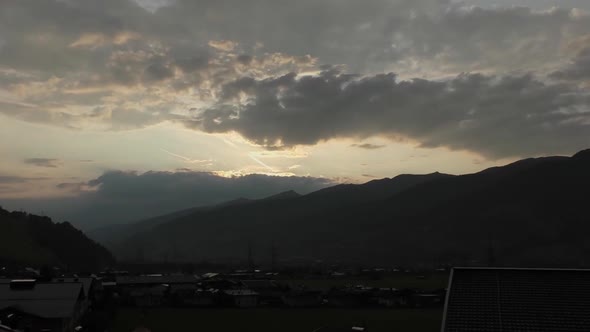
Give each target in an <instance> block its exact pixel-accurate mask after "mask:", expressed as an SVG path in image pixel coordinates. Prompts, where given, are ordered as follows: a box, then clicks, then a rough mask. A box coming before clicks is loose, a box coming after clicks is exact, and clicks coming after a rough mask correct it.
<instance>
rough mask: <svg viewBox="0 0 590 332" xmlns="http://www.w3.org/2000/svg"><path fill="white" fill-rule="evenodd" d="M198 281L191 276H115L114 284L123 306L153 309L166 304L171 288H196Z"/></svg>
mask: <svg viewBox="0 0 590 332" xmlns="http://www.w3.org/2000/svg"><path fill="white" fill-rule="evenodd" d="M198 280H199V279H198V278H197V277H195V276H192V275H147V276H117V277H116V281H115V282H116V289H117V290H118V291H119V292H120V295H121V296H122V300H123V303H124V304H129V305H135V306H140V307H155V306H161V305H165V304H167V303H166V301H167V297H168V295H169V293H170V288H171V287H175V288H176V289H177V290H178V289H179V288H182V287H184V288H192V287H196V284H197V282H198ZM103 286H104V287H106V286H105V285H104V283H103Z"/></svg>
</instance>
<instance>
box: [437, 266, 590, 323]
mask: <svg viewBox="0 0 590 332" xmlns="http://www.w3.org/2000/svg"><path fill="white" fill-rule="evenodd" d="M442 331H443V332H458V331H481V332H487V331H490V332H491V331H505V332H510V331H539V332H543V331H547V332H549V331H574V332H575V331H590V270H567V269H524V268H454V269H453V270H452V272H451V277H450V280H449V287H448V292H447V297H446V300H445V311H444V316H443V323H442Z"/></svg>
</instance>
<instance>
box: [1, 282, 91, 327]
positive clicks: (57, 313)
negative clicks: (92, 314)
mask: <svg viewBox="0 0 590 332" xmlns="http://www.w3.org/2000/svg"><path fill="white" fill-rule="evenodd" d="M82 288H83V286H82V284H81V283H63V284H60V283H37V281H36V280H34V279H30V280H29V279H27V280H12V281H11V282H10V283H2V284H0V321H2V322H3V324H5V325H7V326H9V327H10V328H13V329H19V330H28V331H31V332H36V331H44V332H45V331H47V332H49V331H51V332H70V331H73V329H74V327H75V326H76V324H77V323H78V321H79V320H80V318H81V315H82V313H83V302H84V300H85V298H84V292H83V289H82Z"/></svg>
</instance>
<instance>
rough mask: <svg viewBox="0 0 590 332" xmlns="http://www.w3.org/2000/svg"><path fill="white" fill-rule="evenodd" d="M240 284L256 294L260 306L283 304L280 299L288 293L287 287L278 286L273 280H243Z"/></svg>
mask: <svg viewBox="0 0 590 332" xmlns="http://www.w3.org/2000/svg"><path fill="white" fill-rule="evenodd" d="M242 284H244V286H245V287H246V288H247V289H249V290H252V291H254V292H256V293H258V301H259V303H260V304H261V305H281V304H282V303H283V301H282V300H281V298H282V296H283V294H284V293H285V292H286V291H288V287H287V286H283V285H280V284H279V283H277V282H276V281H274V280H267V279H261V280H260V279H259V280H244V281H242Z"/></svg>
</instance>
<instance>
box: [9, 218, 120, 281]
mask: <svg viewBox="0 0 590 332" xmlns="http://www.w3.org/2000/svg"><path fill="white" fill-rule="evenodd" d="M0 262H7V263H14V264H23V265H25V264H26V265H35V266H40V265H60V266H64V267H67V268H70V269H72V270H77V271H96V270H97V269H99V268H102V267H104V266H107V265H110V264H112V263H113V262H114V258H113V256H112V255H111V253H110V252H109V251H108V250H107V249H105V248H104V247H102V246H101V245H99V244H97V243H95V242H94V241H92V240H90V239H88V238H87V237H86V236H85V235H84V234H83V233H82V232H81V231H79V230H77V229H76V228H74V227H73V226H72V225H71V224H69V223H67V222H65V223H53V222H52V221H51V219H50V218H48V217H41V216H36V215H32V214H27V213H24V212H9V211H6V210H4V209H2V208H0Z"/></svg>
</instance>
